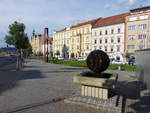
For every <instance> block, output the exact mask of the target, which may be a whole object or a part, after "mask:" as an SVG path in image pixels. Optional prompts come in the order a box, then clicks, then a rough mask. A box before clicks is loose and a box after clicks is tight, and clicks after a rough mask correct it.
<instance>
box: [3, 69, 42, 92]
mask: <svg viewBox="0 0 150 113" xmlns="http://www.w3.org/2000/svg"><path fill="white" fill-rule="evenodd" d="M41 78H44V76H42V74H41V72H40V71H38V70H29V71H14V72H11V71H0V94H1V93H3V92H4V91H7V90H10V89H12V88H15V87H18V86H19V81H20V80H25V79H41Z"/></svg>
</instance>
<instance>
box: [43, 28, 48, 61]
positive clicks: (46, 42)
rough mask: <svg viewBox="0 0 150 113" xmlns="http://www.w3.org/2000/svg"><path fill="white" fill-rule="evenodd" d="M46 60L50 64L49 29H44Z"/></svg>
mask: <svg viewBox="0 0 150 113" xmlns="http://www.w3.org/2000/svg"><path fill="white" fill-rule="evenodd" d="M44 60H45V62H48V28H45V29H44Z"/></svg>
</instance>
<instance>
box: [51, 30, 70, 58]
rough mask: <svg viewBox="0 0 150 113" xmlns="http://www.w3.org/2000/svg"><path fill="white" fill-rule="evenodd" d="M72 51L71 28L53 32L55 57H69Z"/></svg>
mask: <svg viewBox="0 0 150 113" xmlns="http://www.w3.org/2000/svg"><path fill="white" fill-rule="evenodd" d="M69 51H70V28H65V29H63V30H60V31H56V32H54V33H53V54H54V56H55V57H63V58H68V57H69Z"/></svg>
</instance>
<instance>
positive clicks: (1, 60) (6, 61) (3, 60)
mask: <svg viewBox="0 0 150 113" xmlns="http://www.w3.org/2000/svg"><path fill="white" fill-rule="evenodd" d="M16 61H17V57H16V56H0V68H1V67H3V66H7V65H10V64H12V63H15V62H16Z"/></svg>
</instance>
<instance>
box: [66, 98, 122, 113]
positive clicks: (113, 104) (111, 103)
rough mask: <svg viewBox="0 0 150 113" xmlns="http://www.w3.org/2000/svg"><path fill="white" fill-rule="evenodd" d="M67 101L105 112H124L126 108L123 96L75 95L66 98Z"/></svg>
mask: <svg viewBox="0 0 150 113" xmlns="http://www.w3.org/2000/svg"><path fill="white" fill-rule="evenodd" d="M64 102H65V103H69V104H75V105H76V104H79V105H83V106H86V107H93V108H96V109H100V110H103V111H105V113H122V110H123V109H124V105H123V97H120V98H118V96H113V97H112V98H109V99H106V100H104V99H99V98H93V97H87V96H74V97H72V98H68V99H65V100H64Z"/></svg>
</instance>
